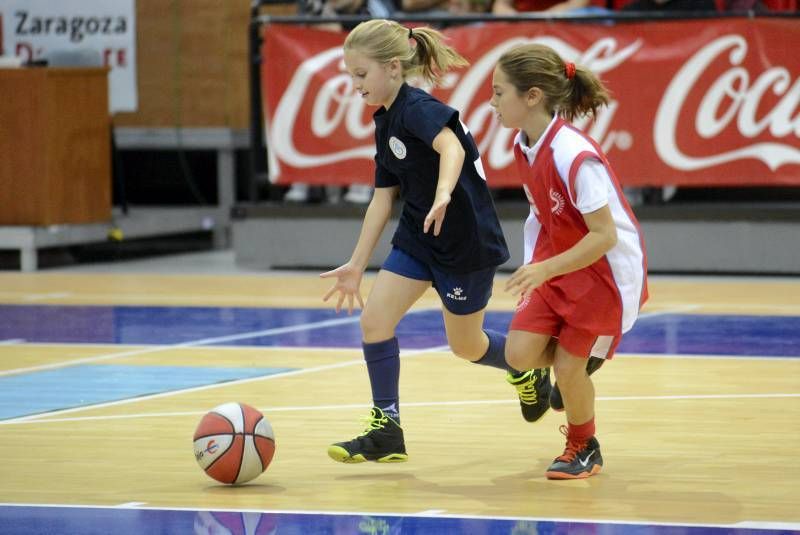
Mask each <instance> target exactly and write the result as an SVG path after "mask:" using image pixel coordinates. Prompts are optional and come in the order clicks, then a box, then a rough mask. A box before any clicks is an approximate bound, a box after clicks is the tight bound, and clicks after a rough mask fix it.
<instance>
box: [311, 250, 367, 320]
mask: <svg viewBox="0 0 800 535" xmlns="http://www.w3.org/2000/svg"><path fill="white" fill-rule="evenodd" d="M363 274H364V271H363V270H361V269H358V268H357V267H355V266H352V265H351V264H350V263H349V262H348V263H347V264H345V265H343V266H339V267H338V268H336V269H334V270H332V271H327V272H325V273H321V274H320V277H321V278H323V279H327V278H331V277H336V284H334V285H333V288H331V289H330V290H328V293H326V294H325V297H323V298H322V300H323V301H326V302H327V301H328V299H330V297H331V296H332V295H333V294H335V293H336V292H339V299H338V301H337V302H336V313H337V314H338V313H339V311H340V310H341V309H342V303H343V302H344V300H345V299H347V314H348V315H349V314H352V313H353V307H354V303H353V298H354V297H355V299H356V300H357V301H358V304H359V306H360V307H361V308H364V301H363V300H362V299H361V289H360V288H361V276H362V275H363Z"/></svg>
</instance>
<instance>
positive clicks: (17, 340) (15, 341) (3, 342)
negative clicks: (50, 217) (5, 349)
mask: <svg viewBox="0 0 800 535" xmlns="http://www.w3.org/2000/svg"><path fill="white" fill-rule="evenodd" d="M23 343H25V339H24V338H9V339H8V340H0V346H11V345H18V344H23Z"/></svg>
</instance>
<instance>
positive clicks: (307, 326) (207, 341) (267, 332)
mask: <svg viewBox="0 0 800 535" xmlns="http://www.w3.org/2000/svg"><path fill="white" fill-rule="evenodd" d="M359 319H360V318H359V317H358V316H351V317H347V318H337V319H333V320H324V321H316V322H312V323H303V324H300V325H290V326H287V327H276V328H274V329H264V330H262V331H252V332H246V333H239V334H230V335H227V336H217V337H214V338H203V339H201V340H194V341H190V342H181V343H179V344H170V345H159V346H151V347H144V348H140V349H132V350H130V351H121V352H119V353H109V354H107V355H97V356H94V357H84V358H80V359H73V360H65V361H62V362H53V363H51V364H41V365H38V366H29V367H27V368H14V369H12V370H4V371H0V377H2V376H4V375H16V374H19V373H27V372H37V371H41V370H50V369H53V368H64V367H67V366H74V365H75V364H84V363H86V362H100V361H103V360H110V359H117V358H121V357H130V356H132V355H146V354H148V353H158V352H159V351H167V350H170V349H176V348H181V347H196V346H204V345H212V344H216V343H219V342H232V341H234V340H246V339H247V338H259V337H262V336H273V335H276V334H284V333H291V332H296V331H304V330H313V329H321V328H324V327H333V326H335V325H344V324H347V323H355V322H357V321H359Z"/></svg>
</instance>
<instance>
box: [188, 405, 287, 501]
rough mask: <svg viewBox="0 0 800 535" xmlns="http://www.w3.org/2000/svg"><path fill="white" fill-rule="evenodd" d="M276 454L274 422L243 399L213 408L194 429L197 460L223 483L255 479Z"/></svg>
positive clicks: (209, 473)
mask: <svg viewBox="0 0 800 535" xmlns="http://www.w3.org/2000/svg"><path fill="white" fill-rule="evenodd" d="M274 454H275V434H274V433H273V432H272V426H271V425H270V424H269V422H268V421H267V419H266V418H264V415H263V414H261V413H260V412H259V411H258V410H257V409H254V408H253V407H251V406H250V405H245V404H244V403H225V404H224V405H220V406H219V407H216V408H214V409H212V410H210V411H209V412H208V413H206V415H205V416H203V418H202V419H201V420H200V423H199V424H197V429H195V432H194V457H195V459H197V463H198V464H199V465H200V468H202V469H203V471H204V472H205V473H206V474H208V475H209V476H210V477H212V478H213V479H216V480H217V481H219V482H220V483H226V484H229V485H233V484H238V483H246V482H247V481H250V480H252V479H255V478H256V477H258V476H259V474H261V473H262V472H263V471H264V470H266V469H267V467H268V466H269V463H270V462H271V461H272V456H273V455H274Z"/></svg>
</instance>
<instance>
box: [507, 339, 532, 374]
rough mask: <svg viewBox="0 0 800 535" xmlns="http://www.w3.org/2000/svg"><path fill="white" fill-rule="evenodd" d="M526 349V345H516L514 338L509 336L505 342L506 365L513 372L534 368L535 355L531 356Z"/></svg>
mask: <svg viewBox="0 0 800 535" xmlns="http://www.w3.org/2000/svg"><path fill="white" fill-rule="evenodd" d="M527 349H528V348H527V345H526V344H520V343H516V341H515V340H514V338H512V337H510V336H509V337H508V339H507V340H506V363H507V364H508V365H509V366H511V367H512V368H514V369H515V370H519V371H525V370H530V369H531V368H533V367H534V366H533V362H534V360H535V355H531V354H530V352H529V351H527Z"/></svg>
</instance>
